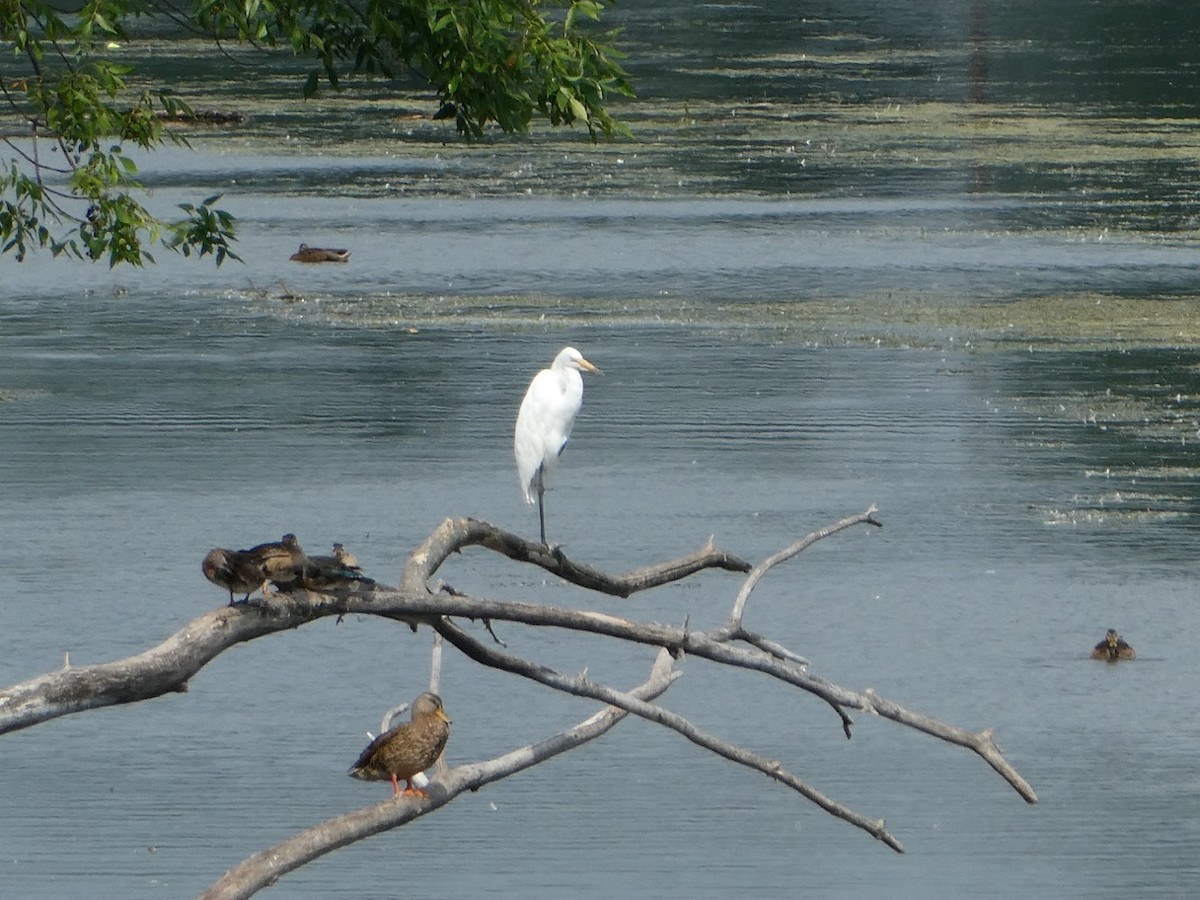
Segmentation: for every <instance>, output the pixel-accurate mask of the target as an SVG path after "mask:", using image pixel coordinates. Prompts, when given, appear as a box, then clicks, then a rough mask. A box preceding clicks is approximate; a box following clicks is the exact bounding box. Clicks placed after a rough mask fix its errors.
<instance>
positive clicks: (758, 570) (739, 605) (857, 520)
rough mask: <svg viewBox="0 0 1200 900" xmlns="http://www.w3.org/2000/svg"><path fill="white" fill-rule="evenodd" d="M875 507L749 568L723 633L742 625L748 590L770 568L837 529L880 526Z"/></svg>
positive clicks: (830, 526)
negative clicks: (864, 525) (856, 526)
mask: <svg viewBox="0 0 1200 900" xmlns="http://www.w3.org/2000/svg"><path fill="white" fill-rule="evenodd" d="M876 512H877V510H876V508H875V507H874V506H872V507H871V508H870V509H868V510H866V511H865V512H860V513H856V514H855V515H853V516H847V517H846V518H844V519H842V520H841V521H838V522H834V523H833V524H832V525H826V526H825V527H824V528H818V529H817V530H816V531H812V532H809V533H808V534H806V535H805V536H804V537H802V538H800V540H798V541H796V542H795V543H794V544H792V545H790V546H788V547H784V548H783V549H782V550H780V551H779V552H778V553H773V554H771V555H770V556H768V557H767V558H766V559H764V560H763V561H762V562H760V563H759V564H758V565H757V566H755V567H754V568H753V569H751V570H750V574H749V575H747V576H746V580H745V582H744V583H743V584H742V589H741V590H740V591H738V595H737V599H735V600H734V601H733V612H732V613H730V615H729V623H728V624H727V625H726V626H725V633H727V634H732V633H733V631H735V630H736V629H738V628H741V627H742V617H743V616H744V615H745V612H746V601H747V600H749V599H750V592H751V591H753V590H754V588H755V586H756V585H757V584H758V582H759V581H761V580H762V577H763V576H764V575H766V574H767V573H768V572H769V571H771V569H773V568H775V566H777V565H779V564H780V563H782V562H786V561H787V560H789V559H791V558H792V557H793V556H796V555H797V554H799V553H802V552H804V551H805V550H807V549H808V548H809V547H811V546H812V545H813V544H815V543H816V542H817V541H819V540H822V539H823V538H827V537H829V536H830V535H832V534H837V533H838V532H839V531H845V530H846V529H847V528H853V527H854V526H855V525H863V524H866V525H874V526H875V527H876V528H882V527H883V523H882V522H880V521H879V520H878V519H876V518H875V513H876Z"/></svg>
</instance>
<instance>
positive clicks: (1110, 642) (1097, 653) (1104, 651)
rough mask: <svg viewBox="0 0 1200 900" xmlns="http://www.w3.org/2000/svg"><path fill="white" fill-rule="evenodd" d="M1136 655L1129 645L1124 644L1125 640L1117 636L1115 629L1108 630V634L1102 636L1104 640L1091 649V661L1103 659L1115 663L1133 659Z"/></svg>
mask: <svg viewBox="0 0 1200 900" xmlns="http://www.w3.org/2000/svg"><path fill="white" fill-rule="evenodd" d="M1136 657H1137V653H1136V652H1135V651H1134V649H1133V648H1132V647H1130V646H1129V644H1127V643H1125V638H1123V637H1121V636H1120V635H1119V634H1117V632H1116V629H1113V628H1110V629H1108V633H1107V634H1105V635H1104V640H1102V641H1101V642H1100V643H1098V644H1097V645H1096V646H1095V647H1093V648H1092V659H1103V660H1107V661H1108V662H1116V661H1117V660H1118V659H1134V658H1136Z"/></svg>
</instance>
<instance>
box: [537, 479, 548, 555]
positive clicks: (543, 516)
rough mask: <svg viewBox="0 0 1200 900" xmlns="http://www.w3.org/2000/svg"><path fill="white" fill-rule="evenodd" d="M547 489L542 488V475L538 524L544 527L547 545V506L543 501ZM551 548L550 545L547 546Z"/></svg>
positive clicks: (543, 535)
mask: <svg viewBox="0 0 1200 900" xmlns="http://www.w3.org/2000/svg"><path fill="white" fill-rule="evenodd" d="M545 493H546V489H545V488H544V487H542V478H541V475H539V476H538V524H539V525H541V527H542V543H543V544H546V506H545V504H544V503H543V501H542V498H543V496H545ZM546 546H547V547H549V546H550V545H549V544H546Z"/></svg>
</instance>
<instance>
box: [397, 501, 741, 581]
mask: <svg viewBox="0 0 1200 900" xmlns="http://www.w3.org/2000/svg"><path fill="white" fill-rule="evenodd" d="M473 545H478V546H483V547H487V548H488V549H489V550H493V551H495V552H496V553H500V554H502V555H504V556H507V557H508V558H509V559H512V560H516V561H517V562H527V563H532V564H533V565H535V566H541V567H542V568H543V569H545V570H546V571H547V572H550V573H551V574H554V575H557V576H559V577H560V578H562V579H564V580H566V581H569V582H571V583H572V584H575V585H578V586H579V587H582V588H587V589H588V590H592V591H597V592H599V593H602V594H611V595H612V596H614V597H628V596H630V595H631V594H634V593H637V592H638V591H644V590H647V589H649V588H654V587H659V586H660V585H663V584H667V583H668V582H672V581H678V580H680V579H681V578H686V577H687V576H689V575H693V574H695V573H696V572H699V571H701V570H703V569H726V570H728V571H730V572H749V571H750V564H749V563H748V562H746V561H745V560H742V559H739V558H738V557H736V556H734V555H733V554H732V553H726V552H724V551H723V550H718V549H717V548H716V547H715V546H714V545H713V542H712V538H709V541H708V544H706V545H705V546H704V547H703V548H702V549H700V550H697V551H696V552H695V553H692V554H689V555H688V556H683V557H680V558H679V559H674V560H670V561H669V562H665V563H659V564H658V565H654V566H643V567H642V568H639V569H633V570H631V571H629V572H626V573H624V574H623V575H606V574H605V573H604V572H601V571H600V570H598V569H594V568H592V567H591V566H585V565H582V564H580V563H576V562H572V561H571V560H569V559H567V557H566V555H565V554H564V553H563V552H562V548H561V547H553V548H547V547H546V545H545V544H542V543H538V542H534V541H527V540H525V538H523V537H520V536H519V535H516V534H513V533H512V532H509V531H505V530H503V529H501V528H497V527H496V526H495V525H492V524H490V523H488V522H483V521H481V520H479V519H467V518H463V519H447V520H446V521H444V522H443V523H442V524H441V525H439V526H438V527H437V529H435V530H434V532H433V534H431V535H430V536H429V537H428V538H427V539H426V540H425V542H424V543H423V544H422V545H421V546H420V547H418V548H417V549H416V550H415V551H413V553H412V555H411V556H410V557H409V558H408V562H407V563H406V564H405V566H404V571H403V573H402V574H401V576H400V586H401V587H402V588H406V589H408V590H410V591H415V590H419V589H420V588H422V587H425V586H426V585H427V584H428V582H429V579H430V578H431V577H432V576H433V574H434V573H435V572H436V571H437V570H438V569H439V568H440V567H441V565H442V563H443V562H445V560H446V557H448V556H449V555H450V554H451V553H456V552H458V551H459V550H462V549H463V548H464V547H470V546H473Z"/></svg>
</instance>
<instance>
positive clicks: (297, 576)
mask: <svg viewBox="0 0 1200 900" xmlns="http://www.w3.org/2000/svg"><path fill="white" fill-rule="evenodd" d="M308 569H309V563H308V557H307V556H305V555H304V551H303V550H302V549H301V548H300V543H299V541H297V540H296V536H295V535H294V534H290V533H289V534H285V535H284V536H283V538H282V539H281V540H279V541H276V542H273V543H269V544H259V545H258V546H256V547H251V548H250V549H249V550H226V549H225V548H224V547H214V548H213V549H212V550H209V551H208V553H207V554H205V556H204V561H203V562H202V563H201V564H200V570H201V571H202V572H203V573H204V577H205V578H207V579H208V580H209V581H211V582H212V583H213V584H215V585H217V587H223V588H225V590H227V591H229V605H230V606H233V605H234V597H233V595H234V594H243V593H244V594H245V596H244V597H242V602H243V603H245V602H246V601H247V600H249V599H250V595H251V594H253V593H254V592H255V591H257V590H258V589H259V588H262V589H263V593H266V585H267V583H268V582H270V583H271V584H274V585H275V586H276V587H278V588H280V589H281V590H291V589H292V588H295V587H299V586H301V585H302V584H303V583H304V579H305V576H306V575H307V573H308Z"/></svg>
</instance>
